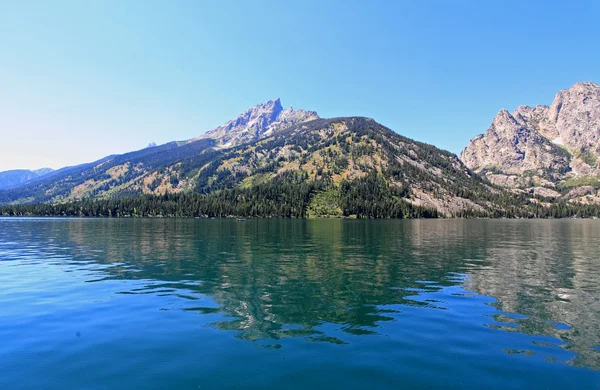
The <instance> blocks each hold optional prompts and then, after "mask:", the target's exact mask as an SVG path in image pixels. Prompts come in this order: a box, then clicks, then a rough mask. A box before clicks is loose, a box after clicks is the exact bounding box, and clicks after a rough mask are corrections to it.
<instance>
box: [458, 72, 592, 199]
mask: <svg viewBox="0 0 600 390" xmlns="http://www.w3.org/2000/svg"><path fill="white" fill-rule="evenodd" d="M598 156H600V86H599V85H597V84H594V83H591V82H584V83H577V84H575V85H574V86H572V87H571V88H569V89H566V90H564V91H561V92H559V93H558V94H557V95H556V98H555V99H554V102H553V103H552V105H551V106H544V105H538V106H536V107H528V106H520V107H518V108H517V109H516V110H515V111H514V112H513V113H512V114H510V113H509V112H508V111H506V110H504V109H502V110H500V112H499V113H498V115H497V116H496V118H495V119H494V121H493V123H492V125H491V126H490V127H489V129H488V130H487V131H486V132H485V134H482V135H479V136H477V137H475V138H473V139H472V140H471V142H470V144H469V145H468V146H467V147H466V148H465V149H464V150H463V152H462V153H461V156H460V158H461V160H462V161H463V162H464V163H465V165H466V166H467V167H469V168H470V169H471V170H473V171H475V172H477V173H480V174H482V175H483V176H486V177H487V178H488V179H490V180H491V181H492V182H494V183H495V184H498V185H501V186H505V187H530V186H533V185H534V184H537V185H542V186H545V187H552V186H554V185H556V184H558V183H559V182H561V181H563V180H566V179H569V178H573V177H577V176H589V175H600V169H599V166H598Z"/></svg>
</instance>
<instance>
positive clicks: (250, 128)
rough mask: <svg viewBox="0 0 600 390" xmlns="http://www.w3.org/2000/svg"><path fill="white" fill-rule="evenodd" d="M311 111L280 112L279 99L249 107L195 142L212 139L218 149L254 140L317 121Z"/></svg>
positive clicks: (281, 108) (315, 114)
mask: <svg viewBox="0 0 600 390" xmlns="http://www.w3.org/2000/svg"><path fill="white" fill-rule="evenodd" d="M318 118H319V115H317V113H316V112H314V111H305V110H294V109H293V108H291V107H290V108H286V109H284V108H283V107H282V105H281V101H280V99H279V98H277V99H275V100H269V101H268V102H266V103H263V104H259V105H257V106H254V107H252V108H251V109H249V110H248V111H246V112H244V113H243V114H241V115H239V116H238V117H237V118H235V119H233V120H230V121H229V122H227V123H225V124H224V125H223V126H219V127H217V128H216V129H214V130H211V131H208V132H207V133H206V134H204V135H202V136H200V137H199V138H197V139H214V140H216V141H217V145H218V146H219V147H222V148H227V147H231V146H236V145H241V144H244V143H248V142H253V141H257V140H259V139H260V138H263V137H266V136H269V135H271V134H273V133H274V132H277V131H279V130H282V129H286V128H289V127H291V126H293V125H295V124H297V123H302V122H307V121H310V120H313V119H318Z"/></svg>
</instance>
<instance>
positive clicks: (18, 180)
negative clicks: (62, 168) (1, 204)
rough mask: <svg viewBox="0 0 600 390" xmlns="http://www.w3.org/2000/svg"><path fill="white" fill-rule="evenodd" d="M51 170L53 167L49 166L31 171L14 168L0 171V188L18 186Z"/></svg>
mask: <svg viewBox="0 0 600 390" xmlns="http://www.w3.org/2000/svg"><path fill="white" fill-rule="evenodd" d="M51 172H53V169H51V168H41V169H36V170H33V171H31V170H28V169H15V170H11V171H4V172H0V189H5V188H11V187H16V186H20V185H22V184H25V183H28V182H30V181H32V180H34V179H37V178H39V177H41V176H44V175H47V174H49V173H51Z"/></svg>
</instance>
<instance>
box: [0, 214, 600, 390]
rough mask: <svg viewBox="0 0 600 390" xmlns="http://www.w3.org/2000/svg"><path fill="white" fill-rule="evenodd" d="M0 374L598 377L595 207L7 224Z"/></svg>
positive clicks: (0, 247) (362, 382)
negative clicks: (416, 216) (449, 216)
mask: <svg viewBox="0 0 600 390" xmlns="http://www.w3.org/2000/svg"><path fill="white" fill-rule="evenodd" d="M0 283H1V287H2V288H1V289H0V388H2V389H42V388H43V389H67V388H70V389H75V388H85V389H107V388H111V389H165V388H180V389H198V388H203V389H213V388H227V389H279V388H286V389H305V388H309V389H325V388H327V389H329V388H343V389H353V388H356V389H364V388H376V389H398V388H415V389H420V388H423V389H441V388H445V389H513V388H514V389H600V221H591V220H587V221H586V220H555V221H549V220H535V221H514V220H399V221H394V220H385V221H371V220H247V221H244V222H236V221H234V220H204V219H202V220H197V219H196V220H195V219H33V218H22V219H19V218H14V219H13V218H4V219H0Z"/></svg>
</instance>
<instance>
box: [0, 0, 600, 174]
mask: <svg viewBox="0 0 600 390" xmlns="http://www.w3.org/2000/svg"><path fill="white" fill-rule="evenodd" d="M599 20H600V2H599V1H595V0H591V1H587V2H586V1H577V2H565V1H479V0H474V1H461V0H453V1H450V0H448V1H441V0H440V1H420V0H419V1H417V0H414V1H392V0H387V1H297V2H294V1H279V0H278V1H258V0H252V1H244V0H239V1H231V2H226V1H202V0H190V1H162V0H161V1H133V0H116V1H109V0H91V1H79V0H76V1H59V0H56V1H51V2H49V1H42V0H39V1H6V2H4V3H3V4H2V12H1V14H0V131H1V137H0V145H1V148H0V170H5V169H13V168H38V167H42V166H50V167H53V168H59V167H62V166H65V165H73V164H78V163H83V162H87V161H92V160H95V159H97V158H100V157H102V156H105V155H108V154H112V153H121V152H126V151H130V150H134V149H139V148H142V147H144V146H146V145H147V144H148V143H149V142H156V143H164V142H167V141H171V140H181V139H188V138H192V137H196V136H198V135H200V134H201V133H203V132H205V131H206V130H209V129H211V128H214V127H216V126H218V125H220V124H222V123H224V122H225V121H227V120H228V119H231V118H233V117H235V116H236V115H238V114H239V113H241V112H242V111H244V110H245V109H247V108H249V107H251V106H253V105H255V104H257V103H260V102H262V101H266V100H268V99H272V98H274V97H281V100H282V103H283V105H284V106H290V105H291V106H293V107H295V108H306V109H311V110H316V111H317V112H318V113H319V114H320V115H321V116H323V117H332V116H350V115H363V116H368V117H372V118H375V119H376V120H377V121H379V122H381V123H383V124H384V125H386V126H388V127H390V128H392V129H393V130H395V131H397V132H399V133H401V134H403V135H406V136H408V137H411V138H415V139H417V140H420V141H425V142H429V143H433V144H435V145H437V146H439V147H442V148H445V149H448V150H450V151H452V152H455V153H458V152H459V151H460V150H461V149H462V148H463V147H464V146H465V145H466V144H467V142H468V141H469V139H470V138H472V137H473V136H475V135H476V134H479V133H482V132H483V131H485V130H486V129H487V127H488V126H489V124H490V123H491V121H492V119H493V117H494V116H495V114H496V113H497V112H498V110H499V109H500V108H502V107H504V108H507V109H509V110H513V109H514V108H516V107H517V106H518V105H520V104H528V105H535V104H550V103H551V102H552V99H553V98H554V95H555V94H556V92H558V91H559V90H561V89H564V88H567V87H569V86H571V85H572V84H574V83H576V82H578V81H594V82H596V83H600V22H599Z"/></svg>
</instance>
